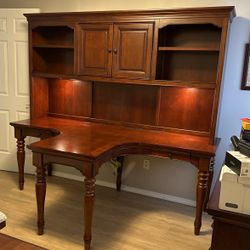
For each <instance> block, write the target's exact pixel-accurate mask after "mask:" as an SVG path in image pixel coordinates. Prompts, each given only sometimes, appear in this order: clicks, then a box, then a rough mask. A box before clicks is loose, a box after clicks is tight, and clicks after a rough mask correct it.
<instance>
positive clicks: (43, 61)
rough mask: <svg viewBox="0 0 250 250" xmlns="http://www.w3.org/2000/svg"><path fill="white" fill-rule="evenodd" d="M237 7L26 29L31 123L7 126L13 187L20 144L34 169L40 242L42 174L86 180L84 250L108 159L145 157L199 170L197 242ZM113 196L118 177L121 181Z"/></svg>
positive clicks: (58, 19) (41, 20)
mask: <svg viewBox="0 0 250 250" xmlns="http://www.w3.org/2000/svg"><path fill="white" fill-rule="evenodd" d="M234 15H235V12H234V8H233V7H209V8H192V9H191V8H190V9H175V10H153V11H108V12H76V13H40V14H27V15H25V16H26V17H27V19H28V23H29V55H30V57H29V58H30V60H29V62H30V96H31V97H30V103H31V110H30V115H31V118H30V119H29V120H25V121H19V122H13V123H11V125H12V126H14V128H15V137H16V138H17V158H18V166H19V185H20V189H22V188H23V183H24V179H23V167H24V158H25V150H24V148H25V147H24V145H25V137H26V136H35V137H40V138H41V139H42V140H41V141H39V142H36V143H33V144H31V145H29V146H28V147H29V148H30V149H31V150H32V152H33V164H34V165H35V166H36V168H37V183H36V195H37V206H38V233H39V234H43V228H44V200H45V191H46V180H45V166H46V165H49V164H51V163H60V164H64V165H69V166H73V167H76V168H77V169H79V170H80V171H81V172H82V174H83V175H84V176H85V199H84V203H85V204H84V214H85V234H84V243H85V249H89V248H90V242H91V224H92V214H93V205H94V194H95V192H94V188H95V176H96V175H97V173H98V169H99V168H100V166H101V164H102V163H104V162H105V161H107V160H110V159H111V158H112V157H120V158H119V159H120V160H122V157H123V156H125V155H128V154H150V155H158V156H165V157H170V158H173V159H180V160H184V161H187V162H191V163H192V164H193V165H194V166H195V167H197V169H198V176H197V200H196V216H195V227H194V228H195V229H194V230H195V234H199V232H200V228H201V218H202V211H203V209H204V208H205V206H206V202H207V199H208V195H209V191H210V185H211V180H212V173H213V158H214V155H215V152H216V146H217V142H218V140H216V139H215V131H216V120H217V111H218V105H219V97H220V89H221V79H222V73H223V64H224V57H225V48H226V40H227V35H228V29H229V24H230V21H231V20H232V18H233V17H234ZM117 183H118V189H119V188H120V184H121V171H120V173H119V175H118V180H117Z"/></svg>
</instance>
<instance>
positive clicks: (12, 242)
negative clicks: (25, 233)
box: [0, 233, 46, 250]
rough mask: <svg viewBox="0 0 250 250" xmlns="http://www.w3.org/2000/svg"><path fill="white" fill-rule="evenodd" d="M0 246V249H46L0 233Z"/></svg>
mask: <svg viewBox="0 0 250 250" xmlns="http://www.w3.org/2000/svg"><path fill="white" fill-rule="evenodd" d="M0 246H1V249H2V250H10V249H12V250H46V248H43V247H39V246H36V245H34V244H31V243H28V242H25V241H22V240H19V239H16V238H14V237H11V236H9V235H6V234H1V233H0Z"/></svg>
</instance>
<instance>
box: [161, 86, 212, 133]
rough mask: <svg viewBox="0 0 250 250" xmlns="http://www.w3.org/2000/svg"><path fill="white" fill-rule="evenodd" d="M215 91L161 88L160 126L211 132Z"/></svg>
mask: <svg viewBox="0 0 250 250" xmlns="http://www.w3.org/2000/svg"><path fill="white" fill-rule="evenodd" d="M213 101H214V90H211V89H195V88H174V87H172V88H168V87H166V88H164V87H162V88H161V99H160V111H159V125H161V126H166V127H172V128H180V129H186V130H194V131H206V132H210V128H211V127H210V126H211V117H212V110H213Z"/></svg>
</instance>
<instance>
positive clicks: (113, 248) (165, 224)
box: [0, 171, 212, 250]
mask: <svg viewBox="0 0 250 250" xmlns="http://www.w3.org/2000/svg"><path fill="white" fill-rule="evenodd" d="M0 179H1V181H0V190H8V192H1V194H0V199H1V210H2V211H3V212H4V213H5V214H6V215H7V216H8V225H7V226H6V227H5V228H4V229H2V230H1V232H2V233H4V234H8V235H11V236H14V237H18V238H19V239H22V240H25V241H28V242H30V243H33V244H36V245H38V246H41V247H45V248H47V249H51V250H62V249H68V250H80V249H81V250H82V249H83V240H82V237H83V236H82V231H83V213H82V209H83V207H82V204H83V202H81V200H82V201H83V195H82V194H83V189H84V184H83V182H78V181H73V180H67V179H64V178H58V177H53V176H52V177H50V178H48V179H47V184H48V185H47V191H48V192H47V197H46V218H47V224H46V225H47V226H46V228H45V230H46V233H45V234H44V235H42V236H38V235H36V233H35V230H36V206H35V192H34V185H35V184H34V179H35V177H34V176H32V175H26V176H25V179H26V186H25V190H23V191H22V192H21V193H20V191H19V190H17V186H16V179H17V174H16V173H8V172H3V171H1V172H0ZM114 181H115V180H114ZM194 212H195V209H194V208H192V207H188V206H185V205H179V204H175V203H172V202H167V201H163V200H159V199H154V198H150V197H145V196H141V195H136V194H132V193H129V192H124V191H122V192H116V191H115V190H112V189H110V188H104V187H100V186H97V187H96V202H95V216H94V220H93V238H94V240H93V242H92V247H93V249H95V250H117V249H122V250H125V249H129V250H138V249H140V250H151V249H158V250H173V249H175V250H207V249H208V248H209V246H210V240H211V231H212V229H211V218H210V216H207V215H206V214H204V216H203V217H204V218H203V227H204V230H203V232H202V235H201V236H199V237H197V236H195V235H193V216H194ZM66 215H67V216H66Z"/></svg>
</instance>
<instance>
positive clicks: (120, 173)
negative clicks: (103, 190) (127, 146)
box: [116, 156, 124, 191]
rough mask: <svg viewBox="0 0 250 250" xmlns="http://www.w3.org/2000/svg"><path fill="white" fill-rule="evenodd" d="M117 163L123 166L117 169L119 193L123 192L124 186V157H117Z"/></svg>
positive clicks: (117, 188)
mask: <svg viewBox="0 0 250 250" xmlns="http://www.w3.org/2000/svg"><path fill="white" fill-rule="evenodd" d="M117 161H119V162H120V164H121V166H120V167H119V168H118V169H117V177H116V190H117V191H121V185H122V169H123V161H124V156H119V157H117Z"/></svg>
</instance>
